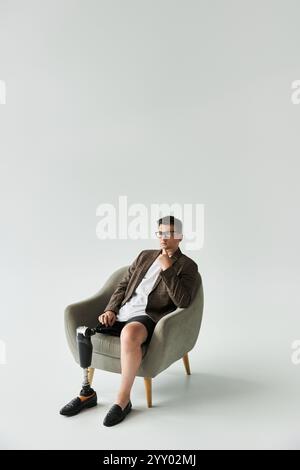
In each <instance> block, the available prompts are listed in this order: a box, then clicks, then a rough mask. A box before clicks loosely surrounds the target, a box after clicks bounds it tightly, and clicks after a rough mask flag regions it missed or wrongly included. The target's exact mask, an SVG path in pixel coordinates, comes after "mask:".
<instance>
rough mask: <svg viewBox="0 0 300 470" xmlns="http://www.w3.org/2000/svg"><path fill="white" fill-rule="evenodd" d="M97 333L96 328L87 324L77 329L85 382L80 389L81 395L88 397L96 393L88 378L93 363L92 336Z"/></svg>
mask: <svg viewBox="0 0 300 470" xmlns="http://www.w3.org/2000/svg"><path fill="white" fill-rule="evenodd" d="M96 333H97V327H96V328H88V327H87V326H79V327H78V328H77V330H76V339H77V346H78V353H79V364H80V367H81V368H82V369H83V383H82V389H81V390H80V396H82V397H88V396H90V395H92V394H93V393H95V390H94V389H92V387H91V385H90V382H89V379H88V368H89V367H90V365H91V363H92V354H93V345H92V341H91V336H93V335H94V334H96Z"/></svg>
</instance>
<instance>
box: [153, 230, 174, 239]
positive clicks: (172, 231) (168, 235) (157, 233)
mask: <svg viewBox="0 0 300 470" xmlns="http://www.w3.org/2000/svg"><path fill="white" fill-rule="evenodd" d="M173 233H179V232H176V230H171V231H170V232H161V231H160V230H159V231H158V232H155V235H156V236H157V237H158V238H161V237H164V238H171V235H172V234H173Z"/></svg>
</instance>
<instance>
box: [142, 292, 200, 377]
mask: <svg viewBox="0 0 300 470" xmlns="http://www.w3.org/2000/svg"><path fill="white" fill-rule="evenodd" d="M202 315H203V288H202V284H200V286H199V288H198V290H197V294H196V297H195V299H194V301H193V303H192V304H191V305H190V306H189V307H187V308H177V309H176V310H174V311H173V312H171V313H168V314H167V315H165V316H164V317H162V318H161V319H160V320H159V321H158V322H157V325H156V326H155V329H154V331H153V335H152V338H151V341H150V344H149V346H148V349H147V351H146V353H145V356H144V358H143V369H145V370H147V371H149V372H150V374H149V376H151V377H155V376H156V375H157V374H159V373H160V372H162V371H163V370H164V369H166V368H167V367H169V366H170V365H171V364H172V363H173V362H175V361H177V360H179V359H181V358H182V357H183V356H184V355H185V354H186V353H187V352H189V351H190V350H191V349H192V348H193V347H194V345H195V343H196V341H197V338H198V335H199V331H200V326H201V322H202Z"/></svg>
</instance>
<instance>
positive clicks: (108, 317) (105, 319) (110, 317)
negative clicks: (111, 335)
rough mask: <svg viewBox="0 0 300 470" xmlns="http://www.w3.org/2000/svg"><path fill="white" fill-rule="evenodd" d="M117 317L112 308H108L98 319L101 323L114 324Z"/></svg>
mask: <svg viewBox="0 0 300 470" xmlns="http://www.w3.org/2000/svg"><path fill="white" fill-rule="evenodd" d="M116 319H117V315H116V314H115V312H113V311H112V310H106V312H104V313H102V314H101V315H100V316H99V317H98V320H99V322H100V323H103V324H104V325H105V326H112V325H113V324H114V323H115V321H116Z"/></svg>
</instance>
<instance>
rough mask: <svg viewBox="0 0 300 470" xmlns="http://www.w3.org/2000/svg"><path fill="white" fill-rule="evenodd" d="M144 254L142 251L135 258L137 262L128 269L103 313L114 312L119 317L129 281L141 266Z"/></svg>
mask: <svg viewBox="0 0 300 470" xmlns="http://www.w3.org/2000/svg"><path fill="white" fill-rule="evenodd" d="M142 253H143V251H141V253H140V254H139V255H138V256H137V257H136V258H135V260H134V261H133V262H132V263H131V265H130V266H129V267H128V269H127V271H126V273H125V275H124V276H123V277H122V279H121V281H120V282H119V284H118V285H117V287H116V289H115V290H114V292H113V294H112V296H111V298H110V299H109V302H108V304H107V305H106V307H105V309H104V310H103V313H104V312H106V311H107V310H112V311H113V312H115V314H116V315H118V313H119V309H120V306H121V303H122V300H123V299H124V297H125V292H126V289H127V286H128V284H129V281H130V279H131V276H132V274H133V272H134V270H135V269H136V267H137V266H138V264H139V260H140V257H141V255H142Z"/></svg>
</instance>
